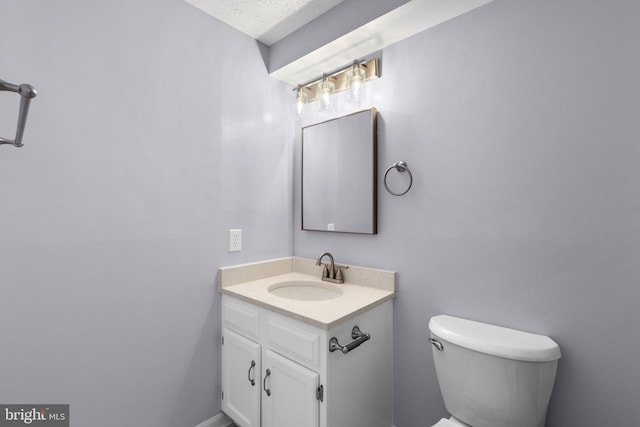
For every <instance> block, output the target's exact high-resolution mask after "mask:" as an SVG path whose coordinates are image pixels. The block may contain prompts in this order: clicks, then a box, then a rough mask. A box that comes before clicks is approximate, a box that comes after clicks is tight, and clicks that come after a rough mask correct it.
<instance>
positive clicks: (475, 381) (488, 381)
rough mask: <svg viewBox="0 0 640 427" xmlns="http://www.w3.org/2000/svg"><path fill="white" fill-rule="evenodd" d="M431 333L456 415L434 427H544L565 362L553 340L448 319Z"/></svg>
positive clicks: (437, 320)
mask: <svg viewBox="0 0 640 427" xmlns="http://www.w3.org/2000/svg"><path fill="white" fill-rule="evenodd" d="M429 330H430V331H431V338H430V339H429V341H430V342H431V343H432V344H433V359H434V363H435V368H436V374H437V377H438V384H439V385H440V391H441V393H442V397H443V399H444V403H445V407H446V408H447V411H448V412H449V414H451V415H452V417H451V418H449V419H445V418H443V419H441V420H440V421H439V422H438V423H436V424H435V425H434V426H433V427H435V426H437V427H454V426H455V427H460V426H465V427H514V426H518V427H544V425H545V419H546V415H547V407H548V405H549V399H550V398H551V391H552V389H553V383H554V381H555V376H556V369H557V365H558V359H560V348H559V347H558V344H556V343H555V342H554V341H553V340H552V339H551V338H549V337H546V336H543V335H537V334H531V333H528V332H522V331H517V330H514V329H508V328H503V327H500V326H495V325H489V324H486V323H480V322H476V321H472V320H466V319H461V318H457V317H453V316H446V315H440V316H434V317H432V318H431V320H430V321H429Z"/></svg>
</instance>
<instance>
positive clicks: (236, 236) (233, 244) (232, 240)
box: [229, 228, 242, 252]
mask: <svg viewBox="0 0 640 427" xmlns="http://www.w3.org/2000/svg"><path fill="white" fill-rule="evenodd" d="M241 250H242V230H241V229H239V228H233V229H231V230H229V252H239V251H241Z"/></svg>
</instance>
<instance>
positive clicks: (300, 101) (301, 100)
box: [296, 88, 309, 120]
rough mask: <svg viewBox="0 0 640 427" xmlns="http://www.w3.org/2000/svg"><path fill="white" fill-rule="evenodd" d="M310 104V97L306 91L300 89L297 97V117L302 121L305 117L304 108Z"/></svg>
mask: <svg viewBox="0 0 640 427" xmlns="http://www.w3.org/2000/svg"><path fill="white" fill-rule="evenodd" d="M307 102H309V97H308V96H307V94H306V93H305V92H304V89H302V88H298V92H297V95H296V117H297V118H298V120H301V119H302V117H304V106H305V104H306V103H307Z"/></svg>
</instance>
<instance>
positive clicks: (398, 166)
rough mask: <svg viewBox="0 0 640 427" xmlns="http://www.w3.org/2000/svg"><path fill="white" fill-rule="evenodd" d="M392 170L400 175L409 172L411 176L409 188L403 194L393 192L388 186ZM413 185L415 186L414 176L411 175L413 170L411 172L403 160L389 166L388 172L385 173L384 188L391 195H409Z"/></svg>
mask: <svg viewBox="0 0 640 427" xmlns="http://www.w3.org/2000/svg"><path fill="white" fill-rule="evenodd" d="M391 169H395V170H397V171H398V172H400V173H402V172H407V173H408V174H409V186H408V187H407V189H406V190H404V191H403V192H402V193H397V192H395V191H393V190H391V189H390V188H389V185H387V175H389V172H390V171H391ZM412 185H413V175H412V174H411V170H409V166H407V163H406V162H404V161H402V160H400V161H399V162H395V163H394V164H392V165H391V166H389V168H388V169H387V171H386V172H385V173H384V188H385V189H386V190H387V191H388V192H389V194H392V195H394V196H403V195H405V194H407V193H408V192H409V190H411V186H412Z"/></svg>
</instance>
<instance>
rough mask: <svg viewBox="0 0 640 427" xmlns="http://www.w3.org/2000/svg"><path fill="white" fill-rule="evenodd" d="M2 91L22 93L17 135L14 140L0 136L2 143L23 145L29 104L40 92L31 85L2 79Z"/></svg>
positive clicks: (0, 87)
mask: <svg viewBox="0 0 640 427" xmlns="http://www.w3.org/2000/svg"><path fill="white" fill-rule="evenodd" d="M0 91H9V92H16V93H17V94H19V95H20V112H19V115H18V130H17V131H16V137H15V139H14V140H13V141H12V140H10V139H5V138H2V137H0V144H13V145H14V146H16V147H22V136H23V135H24V126H25V124H26V123H27V113H28V112H29V104H30V103H31V99H32V98H35V97H36V95H37V94H38V93H37V92H36V90H35V89H34V87H33V86H31V85H28V84H21V85H14V84H12V83H9V82H5V81H4V80H1V79H0Z"/></svg>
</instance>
